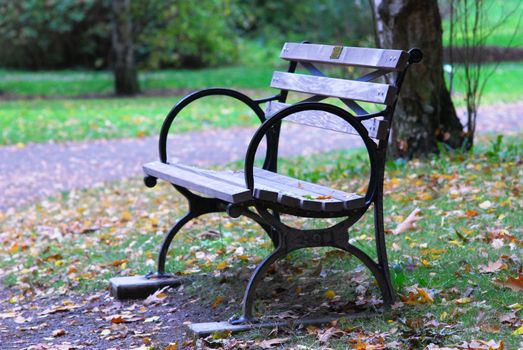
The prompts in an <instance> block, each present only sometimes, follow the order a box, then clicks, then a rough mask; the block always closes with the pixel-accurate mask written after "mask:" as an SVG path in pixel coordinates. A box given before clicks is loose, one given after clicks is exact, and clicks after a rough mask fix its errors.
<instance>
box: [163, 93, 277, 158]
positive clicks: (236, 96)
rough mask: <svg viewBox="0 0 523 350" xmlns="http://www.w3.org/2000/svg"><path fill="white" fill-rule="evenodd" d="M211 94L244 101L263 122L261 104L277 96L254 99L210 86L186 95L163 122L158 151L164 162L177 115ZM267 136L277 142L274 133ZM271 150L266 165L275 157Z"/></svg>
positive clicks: (268, 151)
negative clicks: (170, 133) (171, 129)
mask: <svg viewBox="0 0 523 350" xmlns="http://www.w3.org/2000/svg"><path fill="white" fill-rule="evenodd" d="M209 96H228V97H231V98H234V99H236V100H239V101H241V102H243V103H244V104H246V105H247V106H248V107H250V108H251V110H252V111H253V112H254V113H256V116H257V117H258V119H259V120H260V122H262V123H263V122H264V121H265V113H264V112H263V110H262V109H261V108H260V106H259V104H260V103H263V102H267V101H271V100H273V99H276V98H277V97H276V96H273V97H269V98H267V99H263V100H260V101H254V100H253V99H251V98H250V97H249V96H247V95H245V94H242V93H241V92H239V91H236V90H231V89H224V88H210V89H205V90H199V91H196V92H193V93H191V94H189V95H187V96H185V97H184V98H183V99H182V100H181V101H180V102H178V103H177V104H176V105H175V106H174V107H173V108H172V109H171V111H170V112H169V114H167V117H166V118H165V120H164V122H163V125H162V129H161V130H160V139H159V142H158V151H159V154H160V160H161V161H162V162H163V163H167V136H168V135H169V130H170V128H171V125H172V123H173V121H174V119H175V118H176V116H177V115H178V114H179V113H180V112H181V111H182V110H183V109H184V108H185V107H187V106H188V105H189V104H191V103H192V102H194V101H196V100H198V99H201V98H203V97H209ZM267 137H268V139H267V142H270V143H274V142H275V141H274V138H275V136H274V135H272V134H269V135H267ZM271 152H272V151H271V150H270V149H269V147H268V148H267V153H266V157H265V161H266V162H265V164H264V167H265V166H268V162H270V160H271V159H273V158H274V156H273V155H272V153H271Z"/></svg>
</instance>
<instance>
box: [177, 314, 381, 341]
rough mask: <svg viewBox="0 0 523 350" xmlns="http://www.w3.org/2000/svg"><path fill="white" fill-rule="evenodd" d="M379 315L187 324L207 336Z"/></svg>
mask: <svg viewBox="0 0 523 350" xmlns="http://www.w3.org/2000/svg"><path fill="white" fill-rule="evenodd" d="M376 315H379V314H377V313H359V314H351V315H337V316H327V317H321V318H314V319H297V320H295V319H291V320H274V321H265V322H256V323H249V324H242V325H232V324H230V323H229V322H227V321H223V322H203V323H191V324H188V325H187V328H188V329H189V332H190V333H192V334H193V336H194V337H205V336H207V335H209V334H213V333H216V332H227V331H228V332H232V333H238V332H243V331H248V330H251V329H260V328H274V327H290V328H295V327H298V326H301V325H303V326H309V325H322V324H327V323H329V322H332V321H336V320H339V319H341V318H345V319H347V320H349V319H355V318H368V317H372V316H376Z"/></svg>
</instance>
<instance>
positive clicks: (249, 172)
mask: <svg viewBox="0 0 523 350" xmlns="http://www.w3.org/2000/svg"><path fill="white" fill-rule="evenodd" d="M310 110H316V111H324V112H328V113H331V114H333V115H336V116H338V117H340V118H341V119H343V120H345V121H346V122H347V123H349V124H350V125H351V126H352V127H353V128H354V129H355V130H356V131H357V132H358V134H359V135H360V137H361V138H362V140H363V142H364V143H365V147H366V148H367V152H368V154H369V161H370V167H371V168H370V178H369V185H368V187H367V193H366V194H365V204H366V205H367V206H368V205H370V203H371V202H372V200H373V199H374V196H375V192H376V188H377V186H378V183H377V181H378V168H379V164H378V155H377V146H376V144H375V143H374V141H372V139H371V138H370V137H369V135H368V131H367V129H366V128H365V127H364V126H363V124H362V123H361V122H360V121H359V120H358V119H357V118H356V117H355V116H353V115H352V114H350V113H349V112H347V111H346V110H344V109H342V108H340V107H337V106H334V105H330V104H327V103H321V102H302V103H298V104H295V105H291V106H289V107H287V108H284V109H282V110H281V111H279V112H278V113H276V114H275V115H274V116H272V117H271V118H270V119H268V120H266V121H265V122H264V123H263V124H262V125H261V126H260V127H259V128H258V130H256V133H255V134H254V136H253V137H252V139H251V142H250V143H249V147H248V148H247V152H246V155H245V165H244V170H245V184H246V186H247V188H248V189H250V190H251V192H252V193H253V194H254V172H253V169H254V157H255V156H256V151H257V150H258V146H259V145H260V142H261V140H262V138H263V137H264V136H265V135H266V134H267V132H268V131H269V130H270V128H271V127H273V126H275V125H278V124H279V123H280V122H281V121H282V120H283V119H285V118H286V117H288V116H290V115H292V114H295V113H299V112H303V111H310Z"/></svg>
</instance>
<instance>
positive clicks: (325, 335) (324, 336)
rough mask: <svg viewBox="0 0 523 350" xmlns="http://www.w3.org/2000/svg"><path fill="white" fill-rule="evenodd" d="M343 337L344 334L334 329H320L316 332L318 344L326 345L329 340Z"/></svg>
mask: <svg viewBox="0 0 523 350" xmlns="http://www.w3.org/2000/svg"><path fill="white" fill-rule="evenodd" d="M343 335H345V332H344V331H342V330H341V329H338V328H336V327H330V328H327V329H320V330H319V331H318V341H319V342H320V343H323V344H325V343H328V342H329V340H330V339H331V338H333V337H334V338H339V337H342V336H343Z"/></svg>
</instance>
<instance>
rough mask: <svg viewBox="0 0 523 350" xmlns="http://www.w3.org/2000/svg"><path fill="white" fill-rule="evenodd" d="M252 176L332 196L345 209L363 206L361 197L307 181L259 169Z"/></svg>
mask: <svg viewBox="0 0 523 350" xmlns="http://www.w3.org/2000/svg"><path fill="white" fill-rule="evenodd" d="M254 175H255V176H256V178H257V179H261V178H265V179H268V180H272V181H274V182H278V183H281V184H285V185H289V186H292V187H301V188H302V189H303V190H305V191H307V192H308V193H311V194H318V195H324V196H332V197H333V198H334V199H337V200H340V201H343V202H344V208H345V209H354V208H357V207H362V206H364V205H365V199H364V198H363V197H362V196H360V195H358V194H355V193H348V192H344V191H339V190H336V189H332V188H329V187H325V186H321V185H318V184H313V183H310V182H307V181H302V180H298V179H295V178H292V177H289V176H285V175H281V174H277V173H273V172H272V171H268V170H263V169H259V168H254ZM327 211H328V210H327Z"/></svg>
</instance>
